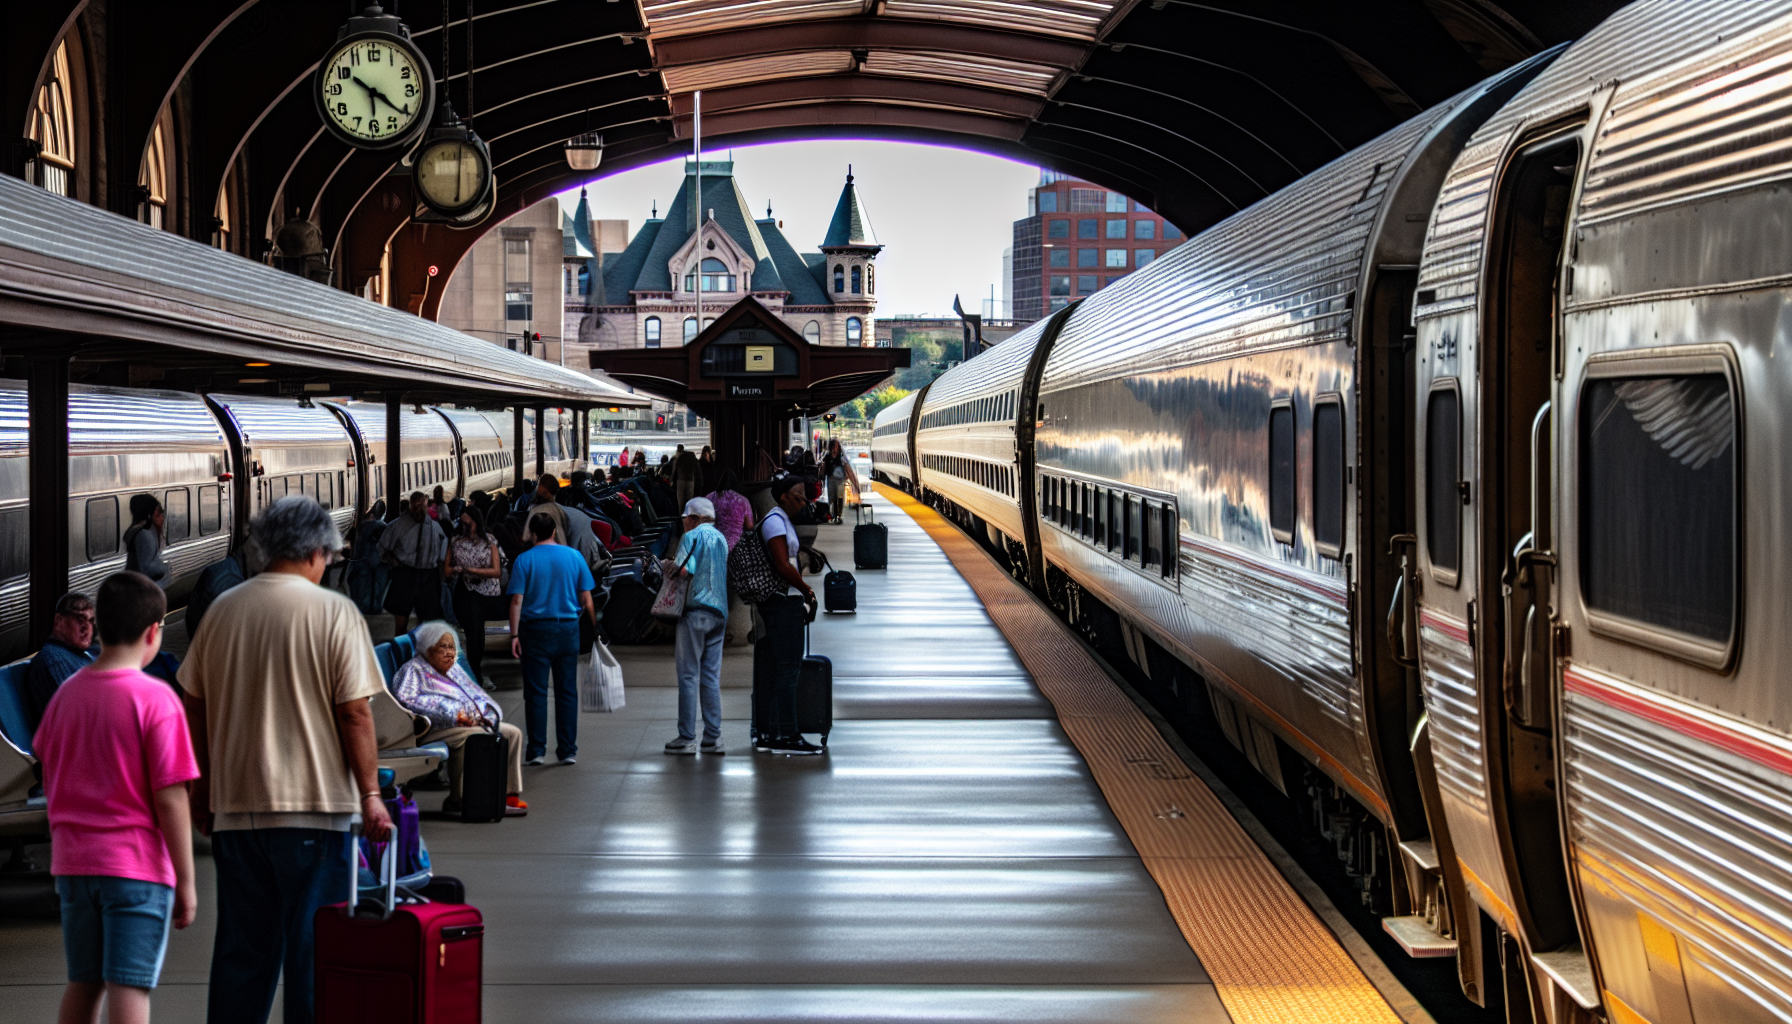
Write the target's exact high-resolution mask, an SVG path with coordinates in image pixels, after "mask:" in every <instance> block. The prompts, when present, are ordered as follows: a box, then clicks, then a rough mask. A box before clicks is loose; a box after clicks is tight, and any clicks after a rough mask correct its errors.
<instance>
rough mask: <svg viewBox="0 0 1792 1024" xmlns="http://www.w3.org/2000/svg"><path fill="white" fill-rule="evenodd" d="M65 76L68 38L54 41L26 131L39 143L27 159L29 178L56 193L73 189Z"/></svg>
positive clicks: (71, 119) (70, 98) (71, 112)
mask: <svg viewBox="0 0 1792 1024" xmlns="http://www.w3.org/2000/svg"><path fill="white" fill-rule="evenodd" d="M72 90H73V83H72V81H71V79H70V77H69V61H68V42H67V40H64V41H63V42H60V43H58V44H56V55H55V56H54V57H52V58H51V59H50V75H49V79H48V80H47V81H45V82H44V84H43V88H41V89H39V90H38V91H37V103H36V104H34V105H33V106H32V108H31V121H30V126H29V128H28V129H27V130H26V134H27V135H29V136H31V138H32V139H33V140H34V141H36V142H37V144H38V145H39V146H40V147H42V148H41V149H40V150H39V151H38V154H37V157H36V159H34V160H32V161H31V167H32V170H31V173H30V178H31V180H32V181H33V182H34V183H35V184H37V185H39V186H41V187H43V188H45V189H48V190H49V191H51V192H54V193H56V194H57V195H61V196H66V195H71V194H72V193H73V186H74V182H75V175H74V170H75V103H74V93H73V91H72Z"/></svg>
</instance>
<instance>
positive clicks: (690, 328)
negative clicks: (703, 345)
mask: <svg viewBox="0 0 1792 1024" xmlns="http://www.w3.org/2000/svg"><path fill="white" fill-rule="evenodd" d="M696 337H697V318H696V317H694V316H687V317H685V318H684V343H685V344H686V345H689V344H690V343H691V342H692V341H693V340H694V339H695V338H696Z"/></svg>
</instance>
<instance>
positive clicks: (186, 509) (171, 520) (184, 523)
mask: <svg viewBox="0 0 1792 1024" xmlns="http://www.w3.org/2000/svg"><path fill="white" fill-rule="evenodd" d="M191 502H192V499H191V498H190V497H189V496H188V494H187V489H186V488H185V487H176V488H174V489H173V490H171V491H166V492H164V493H163V494H162V542H163V543H164V544H172V543H174V542H175V541H181V540H186V539H187V538H188V537H189V536H191V535H192V532H193V526H192V523H193V519H192V504H191Z"/></svg>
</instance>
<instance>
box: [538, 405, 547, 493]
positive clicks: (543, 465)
mask: <svg viewBox="0 0 1792 1024" xmlns="http://www.w3.org/2000/svg"><path fill="white" fill-rule="evenodd" d="M547 418H548V410H547V407H546V406H540V407H538V408H537V409H536V410H535V478H536V479H537V480H539V479H541V474H543V473H546V472H547V471H548V446H547V443H546V442H545V441H544V440H543V438H542V433H543V431H542V428H543V427H544V426H545V425H546V422H547Z"/></svg>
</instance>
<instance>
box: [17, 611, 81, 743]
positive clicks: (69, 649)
mask: <svg viewBox="0 0 1792 1024" xmlns="http://www.w3.org/2000/svg"><path fill="white" fill-rule="evenodd" d="M92 646H93V598H91V597H88V596H87V595H86V594H79V593H75V592H74V591H70V592H68V593H66V594H64V595H62V596H61V597H59V598H57V599H56V615H55V617H54V618H52V619H51V620H50V638H49V639H48V640H45V641H44V646H43V648H42V649H41V650H39V651H38V652H37V656H36V657H34V658H32V659H31V664H30V665H29V666H28V667H27V668H26V669H25V689H26V691H27V692H29V693H30V694H31V697H30V700H31V707H30V708H29V709H28V710H29V713H30V715H31V721H30V723H29V724H30V727H31V731H32V732H36V731H37V724H38V723H39V722H41V721H42V720H43V717H44V709H45V708H47V707H49V706H50V698H51V697H54V696H56V691H57V689H59V688H60V687H61V686H62V684H63V682H64V681H65V680H66V679H68V677H69V676H72V675H74V674H75V673H76V672H79V671H80V670H81V669H83V668H86V667H87V666H88V665H91V664H92V663H93V655H91V654H89V653H88V651H87V649H88V648H89V647H92Z"/></svg>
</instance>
